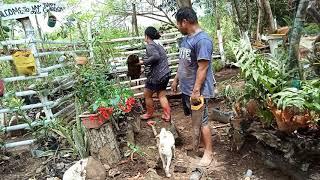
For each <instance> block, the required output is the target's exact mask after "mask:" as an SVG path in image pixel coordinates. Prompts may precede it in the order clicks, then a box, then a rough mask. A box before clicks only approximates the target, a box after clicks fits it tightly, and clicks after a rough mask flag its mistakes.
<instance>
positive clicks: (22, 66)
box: [12, 51, 36, 76]
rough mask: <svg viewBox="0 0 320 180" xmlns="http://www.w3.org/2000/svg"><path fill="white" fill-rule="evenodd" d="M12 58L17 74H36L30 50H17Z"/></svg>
mask: <svg viewBox="0 0 320 180" xmlns="http://www.w3.org/2000/svg"><path fill="white" fill-rule="evenodd" d="M12 59H13V63H14V65H15V67H16V70H17V72H18V74H19V75H26V76H29V75H35V74H36V62H35V59H34V57H33V54H32V53H31V51H17V52H16V53H14V54H13V55H12Z"/></svg>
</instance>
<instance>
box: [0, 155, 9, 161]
mask: <svg viewBox="0 0 320 180" xmlns="http://www.w3.org/2000/svg"><path fill="white" fill-rule="evenodd" d="M1 159H2V160H3V161H8V160H10V157H8V156H2V157H1Z"/></svg>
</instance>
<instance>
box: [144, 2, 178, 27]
mask: <svg viewBox="0 0 320 180" xmlns="http://www.w3.org/2000/svg"><path fill="white" fill-rule="evenodd" d="M147 3H148V4H150V5H151V6H152V7H154V8H156V9H158V10H159V11H161V12H162V13H163V14H164V17H165V18H167V20H168V21H169V22H170V24H171V25H172V26H174V27H175V28H177V29H178V26H177V25H176V24H175V23H174V22H173V21H172V20H171V19H170V17H169V16H168V14H167V13H166V12H165V11H164V10H163V9H162V8H160V7H158V6H156V5H155V4H154V3H153V2H150V1H149V0H147Z"/></svg>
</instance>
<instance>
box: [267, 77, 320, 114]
mask: <svg viewBox="0 0 320 180" xmlns="http://www.w3.org/2000/svg"><path fill="white" fill-rule="evenodd" d="M319 88H320V81H319V79H317V80H311V81H304V82H303V84H302V87H301V89H297V88H285V89H283V90H282V91H281V92H279V93H276V94H274V95H273V96H271V98H272V100H273V102H274V103H276V104H277V107H278V108H281V109H285V108H286V107H296V108H299V109H300V110H304V109H308V110H310V111H315V112H317V113H320V89H319Z"/></svg>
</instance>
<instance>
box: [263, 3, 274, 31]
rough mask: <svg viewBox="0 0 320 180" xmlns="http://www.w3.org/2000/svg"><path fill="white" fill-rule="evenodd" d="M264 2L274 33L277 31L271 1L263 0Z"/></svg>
mask: <svg viewBox="0 0 320 180" xmlns="http://www.w3.org/2000/svg"><path fill="white" fill-rule="evenodd" d="M262 4H263V7H264V10H265V13H266V15H267V17H268V24H269V32H271V33H273V32H274V31H275V25H274V19H273V14H272V10H271V6H270V2H269V0H262Z"/></svg>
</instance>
